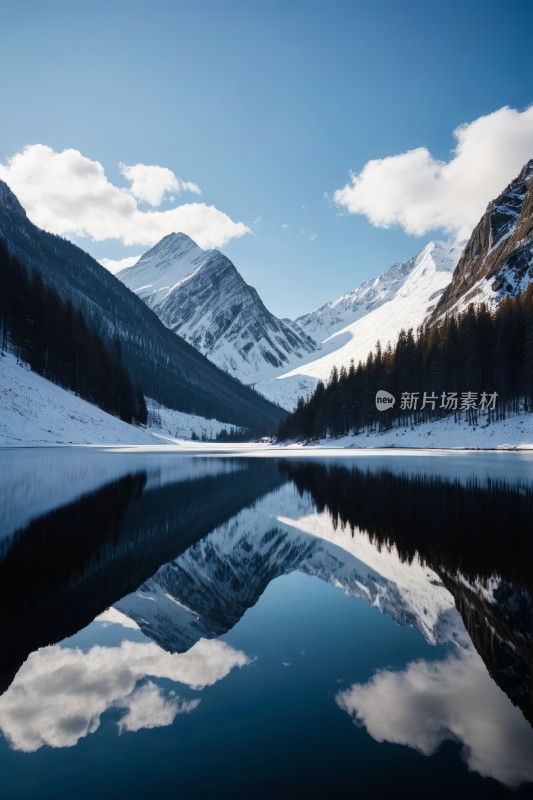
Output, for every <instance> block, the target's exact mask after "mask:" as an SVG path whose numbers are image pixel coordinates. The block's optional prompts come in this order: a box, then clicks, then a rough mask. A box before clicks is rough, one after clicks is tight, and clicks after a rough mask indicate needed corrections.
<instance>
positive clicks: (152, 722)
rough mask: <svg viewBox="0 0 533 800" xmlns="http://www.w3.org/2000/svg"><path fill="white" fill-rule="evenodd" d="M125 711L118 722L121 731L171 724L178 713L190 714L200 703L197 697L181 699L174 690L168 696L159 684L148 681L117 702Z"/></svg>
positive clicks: (162, 726) (161, 726)
mask: <svg viewBox="0 0 533 800" xmlns="http://www.w3.org/2000/svg"><path fill="white" fill-rule="evenodd" d="M118 705H119V706H120V707H121V708H126V709H127V713H126V714H125V715H124V716H123V717H122V719H121V720H120V721H119V723H118V728H119V731H120V733H122V732H123V731H130V732H134V731H140V730H141V729H142V728H164V727H165V726H167V725H172V723H173V722H174V720H175V718H176V716H177V715H178V714H190V713H191V711H194V709H195V708H197V707H198V706H199V705H200V700H199V698H196V699H195V700H183V699H182V698H180V697H178V696H177V695H176V694H175V692H170V694H169V696H168V697H165V694H164V692H163V690H162V689H160V688H159V686H156V684H155V683H152V681H148V683H145V684H144V686H140V687H139V688H138V689H135V691H134V692H132V693H131V694H130V695H129V696H128V697H125V698H124V699H123V700H122V701H120V702H119V703H118Z"/></svg>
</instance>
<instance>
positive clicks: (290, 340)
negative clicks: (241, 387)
mask: <svg viewBox="0 0 533 800" xmlns="http://www.w3.org/2000/svg"><path fill="white" fill-rule="evenodd" d="M117 277H118V278H120V280H121V281H123V283H124V284H125V285H126V286H127V287H128V288H129V289H131V290H132V291H133V292H135V294H137V295H138V296H139V297H140V298H141V299H142V300H144V301H145V303H147V305H149V306H150V307H151V308H152V309H153V310H154V311H155V312H156V314H157V315H158V317H159V318H160V319H161V320H162V321H163V323H164V324H165V325H166V326H167V327H168V328H170V329H171V330H172V331H174V332H175V333H177V334H179V335H180V336H182V337H183V338H184V339H186V340H187V341H188V342H190V344H192V345H193V346H194V347H195V348H196V349H197V350H199V351H200V352H201V353H203V354H204V355H205V356H207V358H209V360H210V361H212V362H213V363H215V364H216V365H217V366H219V367H221V368H222V369H223V370H225V371H226V372H229V373H230V374H231V375H234V376H235V377H237V378H239V379H240V380H241V381H243V382H244V383H257V382H258V381H260V380H265V379H266V378H268V377H270V376H271V375H274V374H275V373H276V371H278V372H279V370H280V369H281V368H283V367H287V366H288V365H289V363H291V362H292V361H294V360H298V359H301V358H302V356H303V355H307V354H308V353H312V352H313V351H314V350H315V349H316V343H315V342H314V340H313V339H312V338H311V337H310V336H309V335H308V334H307V333H305V332H304V331H302V330H301V329H300V328H299V327H298V325H295V324H293V323H291V322H290V321H286V320H280V319H278V318H277V317H275V316H274V315H273V314H271V313H270V311H268V309H267V308H266V307H265V305H264V304H263V302H262V300H261V298H260V297H259V295H258V293H257V291H256V290H255V289H254V288H253V287H251V286H249V285H248V284H247V283H246V282H245V281H244V280H243V278H242V277H241V275H240V274H239V272H238V271H237V269H236V268H235V266H234V265H233V263H232V262H231V261H230V260H229V258H226V256H224V255H223V254H222V253H220V252H219V251H218V250H203V249H202V248H201V247H198V245H197V244H195V242H193V240H192V239H190V238H189V237H188V236H186V235H185V234H183V233H172V234H169V235H168V236H165V237H164V238H163V239H161V241H160V242H159V243H158V244H156V245H155V246H154V247H152V249H151V250H149V251H148V252H147V253H145V254H144V255H143V256H142V257H141V258H140V259H139V261H138V262H137V263H136V264H134V265H133V266H132V267H128V268H127V269H125V270H122V271H121V272H119V273H118V274H117Z"/></svg>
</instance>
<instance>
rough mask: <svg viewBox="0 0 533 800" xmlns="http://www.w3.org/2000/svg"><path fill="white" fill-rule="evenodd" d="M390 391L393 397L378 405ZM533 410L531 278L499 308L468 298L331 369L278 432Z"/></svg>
mask: <svg viewBox="0 0 533 800" xmlns="http://www.w3.org/2000/svg"><path fill="white" fill-rule="evenodd" d="M382 390H385V391H386V392H389V393H390V394H392V395H393V396H394V398H395V403H394V405H393V406H392V407H387V408H386V410H378V408H377V406H376V394H377V392H378V391H382ZM532 409H533V285H532V286H530V287H529V288H528V289H527V290H526V291H525V292H524V293H523V294H522V295H519V296H518V297H515V298H506V299H504V300H503V301H502V302H501V304H500V305H499V306H498V308H497V309H496V310H495V311H489V310H488V309H487V307H486V306H484V305H481V306H478V307H475V306H473V305H471V306H470V307H469V308H468V310H467V311H466V312H464V313H463V314H462V315H460V316H459V317H458V318H456V317H449V318H447V319H446V320H445V321H444V323H443V324H442V325H441V326H440V327H435V326H434V327H431V328H430V327H427V326H426V327H423V328H421V329H420V330H419V331H418V333H417V334H416V335H414V334H413V331H412V330H409V331H408V332H405V331H402V332H401V333H400V336H399V339H398V342H397V344H396V346H395V348H394V349H392V348H388V349H387V350H386V351H385V352H382V350H381V348H380V346H379V343H378V346H377V347H376V350H375V352H374V353H370V354H369V356H368V358H367V361H366V363H365V364H362V363H361V362H360V363H359V365H358V366H357V367H355V365H354V364H353V362H352V364H351V365H350V366H349V368H348V369H347V368H346V367H342V368H341V370H340V372H338V371H337V369H336V368H334V369H333V371H332V373H331V377H330V380H329V383H328V385H327V386H325V385H324V384H323V383H319V384H318V386H317V388H316V391H315V393H314V394H313V395H312V397H311V398H310V399H309V401H308V402H307V403H305V402H304V401H303V400H302V399H301V400H300V401H299V403H298V406H297V408H296V410H295V411H294V413H293V414H292V415H290V416H289V417H288V419H287V420H286V421H285V422H284V423H283V424H282V425H281V427H280V437H281V438H283V439H287V438H298V439H318V438H323V437H326V436H344V435H347V434H358V433H362V432H364V431H368V430H387V429H390V428H392V427H394V426H406V425H417V424H419V423H421V422H427V421H429V420H434V419H439V418H440V417H443V416H446V415H449V414H452V413H453V414H454V415H455V418H457V417H458V415H462V418H463V419H467V420H468V422H470V423H471V424H474V425H475V424H477V422H478V418H479V415H480V412H483V414H484V415H486V416H484V418H485V419H486V420H487V421H489V422H490V421H491V420H496V419H503V418H505V416H506V414H508V413H510V412H511V413H512V412H518V411H519V410H524V411H525V412H531V411H532Z"/></svg>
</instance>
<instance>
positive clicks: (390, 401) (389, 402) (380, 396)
mask: <svg viewBox="0 0 533 800" xmlns="http://www.w3.org/2000/svg"><path fill="white" fill-rule="evenodd" d="M395 402H396V398H395V397H394V395H393V394H391V393H390V392H386V391H385V389H380V390H379V391H378V392H376V408H377V410H378V411H387V410H388V409H389V408H393V406H394V404H395Z"/></svg>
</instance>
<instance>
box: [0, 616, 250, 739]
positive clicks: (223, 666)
mask: <svg viewBox="0 0 533 800" xmlns="http://www.w3.org/2000/svg"><path fill="white" fill-rule="evenodd" d="M113 621H116V620H115V619H113ZM249 661H250V659H249V658H248V657H247V656H246V655H245V653H243V652H242V651H240V650H235V649H234V648H232V647H230V646H229V645H227V644H226V643H225V642H219V641H216V640H211V641H208V640H206V639H200V641H199V642H197V643H196V644H195V645H194V647H192V648H191V649H190V650H189V651H188V652H186V653H178V654H176V653H167V652H166V651H165V650H163V649H162V648H160V647H158V646H157V645H156V644H154V643H152V642H150V643H140V642H130V641H123V642H122V644H121V645H120V646H119V647H100V646H94V647H91V649H90V650H88V651H86V652H84V651H82V650H79V649H77V648H68V647H61V646H59V645H53V646H51V647H44V648H42V649H41V650H37V651H36V652H35V653H32V654H31V655H30V656H29V658H28V659H27V661H25V663H24V664H23V665H22V667H21V668H20V670H19V671H18V673H17V676H16V678H15V680H14V681H13V683H12V684H11V686H10V687H9V689H8V690H7V692H5V694H3V695H2V697H0V731H2V733H3V734H4V736H5V737H6V738H7V740H8V741H9V743H10V745H11V747H13V748H14V749H15V750H22V751H23V752H25V753H32V752H34V751H35V750H38V749H39V748H40V747H42V746H43V745H48V746H49V747H73V746H74V745H75V744H76V743H77V742H78V741H79V740H80V739H81V738H83V737H84V736H87V735H88V734H89V733H94V731H96V730H97V729H98V727H99V725H100V717H101V715H102V714H103V713H104V711H106V710H107V709H110V708H112V707H117V708H124V709H126V715H125V717H123V718H122V720H121V723H120V727H121V730H130V731H133V730H139V729H140V728H153V727H160V726H161V725H170V724H171V722H172V721H173V719H174V718H175V716H176V714H179V713H182V714H185V713H189V712H191V711H192V710H193V709H194V708H195V707H196V706H197V705H198V702H199V700H198V699H195V700H184V699H182V698H180V697H178V696H177V695H176V694H175V693H173V692H170V693H167V694H166V695H165V693H164V692H162V691H161V690H160V689H158V687H157V686H156V685H155V684H154V683H153V682H150V681H148V682H147V683H145V684H144V687H140V688H139V687H137V683H138V682H139V681H143V680H144V679H146V677H147V676H151V677H153V678H167V679H169V680H171V681H176V682H178V683H182V684H185V685H187V686H189V687H191V688H192V689H196V690H200V689H203V688H205V687H206V686H211V685H212V684H214V683H216V682H217V681H220V680H222V678H225V677H226V675H228V674H229V672H230V671H231V670H232V669H234V668H235V667H244V666H245V665H246V664H248V663H249ZM144 701H146V702H144Z"/></svg>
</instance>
